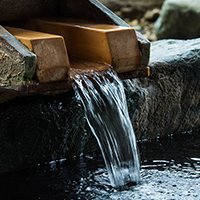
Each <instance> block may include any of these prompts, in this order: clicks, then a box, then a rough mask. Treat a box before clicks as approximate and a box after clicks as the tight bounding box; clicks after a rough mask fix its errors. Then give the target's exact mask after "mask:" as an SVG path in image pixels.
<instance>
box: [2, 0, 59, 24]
mask: <svg viewBox="0 0 200 200" xmlns="http://www.w3.org/2000/svg"><path fill="white" fill-rule="evenodd" d="M57 11H58V1H56V0H34V1H30V0H17V1H16V0H1V1H0V21H1V22H5V21H18V20H28V19H31V18H36V17H48V16H52V15H55V14H56V13H57Z"/></svg>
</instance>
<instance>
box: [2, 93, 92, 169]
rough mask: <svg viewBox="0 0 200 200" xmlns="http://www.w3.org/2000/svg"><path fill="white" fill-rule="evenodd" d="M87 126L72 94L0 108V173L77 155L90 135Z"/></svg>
mask: <svg viewBox="0 0 200 200" xmlns="http://www.w3.org/2000/svg"><path fill="white" fill-rule="evenodd" d="M86 126H87V124H86V123H85V119H84V117H83V109H82V106H81V104H80V102H79V101H78V100H77V99H76V98H75V95H74V92H73V90H70V91H68V92H67V93H63V94H60V95H56V96H45V95H34V96H27V97H18V98H16V99H14V100H11V101H9V102H7V103H4V104H0V138H1V139H0V172H3V171H9V170H16V169H22V168H24V167H27V166H31V165H37V164H38V163H44V162H48V161H52V160H56V159H61V158H66V157H70V156H71V157H72V156H74V155H79V154H80V153H81V151H82V150H83V149H84V147H85V144H86V142H87V139H88V136H89V134H90V132H87V133H86V131H85V129H87V127H86ZM91 146H92V145H89V147H90V148H91ZM85 148H86V147H85Z"/></svg>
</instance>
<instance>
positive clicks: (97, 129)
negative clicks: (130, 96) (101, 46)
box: [73, 70, 140, 188]
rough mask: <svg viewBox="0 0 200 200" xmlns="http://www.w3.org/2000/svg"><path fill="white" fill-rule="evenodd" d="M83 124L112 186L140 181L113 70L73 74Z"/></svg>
mask: <svg viewBox="0 0 200 200" xmlns="http://www.w3.org/2000/svg"><path fill="white" fill-rule="evenodd" d="M73 88H74V89H75V91H76V92H77V94H78V95H79V97H80V99H81V101H82V103H83V106H84V110H85V115H86V119H87V122H88V124H89V126H90V128H91V130H92V132H93V134H94V135H95V137H96V139H97V141H98V144H99V146H100V149H101V151H102V155H103V158H104V161H105V164H106V168H107V170H108V174H109V178H110V182H111V184H112V185H113V186H114V187H117V188H123V186H125V185H127V184H130V183H136V184H137V183H138V182H139V181H140V163H139V158H138V151H137V145H136V139H135V134H134V131H133V128H132V124H131V121H130V117H129V114H128V109H127V103H126V97H125V93H124V88H123V85H122V82H121V81H120V80H119V78H118V77H117V74H116V73H115V72H114V71H113V70H109V71H106V72H102V73H101V74H100V73H99V72H98V73H97V72H91V73H90V74H84V75H83V74H81V75H78V74H77V75H76V77H75V78H74V83H73Z"/></svg>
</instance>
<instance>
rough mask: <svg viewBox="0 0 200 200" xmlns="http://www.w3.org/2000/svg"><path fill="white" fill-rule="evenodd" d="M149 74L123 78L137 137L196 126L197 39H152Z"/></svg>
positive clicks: (199, 118) (199, 110)
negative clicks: (143, 76) (127, 78)
mask: <svg viewBox="0 0 200 200" xmlns="http://www.w3.org/2000/svg"><path fill="white" fill-rule="evenodd" d="M149 67H150V73H151V75H150V77H147V78H138V79H133V80H132V81H130V80H126V81H124V84H125V88H126V92H127V100H128V104H129V111H130V116H131V119H132V123H133V127H134V130H135V133H136V136H137V138H138V139H142V138H143V139H144V138H145V139H146V138H155V137H157V136H164V135H165V136H166V135H169V134H177V133H181V132H184V131H190V130H196V129H198V128H199V127H200V103H199V102H200V81H199V77H200V39H193V40H160V41H157V42H153V43H152V47H151V57H150V64H149Z"/></svg>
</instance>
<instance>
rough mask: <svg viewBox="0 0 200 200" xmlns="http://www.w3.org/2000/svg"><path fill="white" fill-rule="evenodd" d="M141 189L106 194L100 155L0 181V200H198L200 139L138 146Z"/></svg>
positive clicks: (181, 138)
mask: <svg viewBox="0 0 200 200" xmlns="http://www.w3.org/2000/svg"><path fill="white" fill-rule="evenodd" d="M138 146H139V149H140V154H141V162H142V167H141V183H140V184H139V185H136V186H127V188H126V190H124V191H117V190H116V189H115V188H112V187H111V185H110V183H109V180H108V174H107V172H106V169H105V165H104V161H103V158H102V156H101V153H100V152H95V153H92V154H90V155H85V156H80V157H78V158H73V159H71V160H61V161H57V162H50V163H47V164H46V165H43V166H41V165H38V166H37V167H32V168H31V169H27V170H22V171H17V172H12V173H11V172H10V173H4V174H1V175H0V200H7V199H8V200H9V199H21V200H23V199H26V200H31V199H45V200H51V199H103V200H104V199H113V200H121V199H125V200H129V199H130V200H131V199H144V200H146V199H178V200H179V199H183V200H187V199H188V200H191V199H200V133H198V132H195V133H194V132H191V133H184V134H181V135H179V136H177V135H174V136H168V137H166V138H162V139H156V140H152V141H140V142H138Z"/></svg>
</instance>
